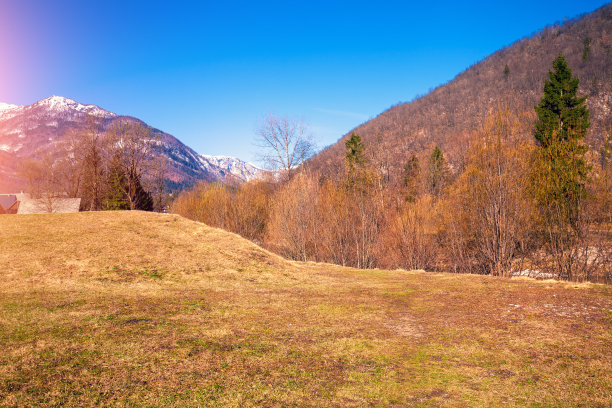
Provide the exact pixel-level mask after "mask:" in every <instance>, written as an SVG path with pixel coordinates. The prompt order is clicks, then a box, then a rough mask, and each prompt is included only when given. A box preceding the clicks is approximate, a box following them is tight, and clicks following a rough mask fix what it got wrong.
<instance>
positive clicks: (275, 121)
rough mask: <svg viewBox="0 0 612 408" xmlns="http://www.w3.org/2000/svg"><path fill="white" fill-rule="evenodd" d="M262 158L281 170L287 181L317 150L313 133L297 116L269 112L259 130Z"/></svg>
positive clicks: (269, 165) (272, 168)
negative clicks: (276, 114)
mask: <svg viewBox="0 0 612 408" xmlns="http://www.w3.org/2000/svg"><path fill="white" fill-rule="evenodd" d="M257 135H258V138H257V145H258V146H259V147H260V148H261V149H262V151H263V153H262V154H261V159H262V161H263V162H264V163H265V164H266V166H267V167H268V168H269V169H270V170H278V171H280V172H282V174H283V178H284V179H285V180H288V179H289V178H290V177H291V173H292V171H293V170H294V169H295V168H296V167H297V166H299V165H300V164H302V162H304V160H306V159H308V158H309V157H311V156H312V155H313V153H314V151H315V144H314V141H313V138H312V135H311V134H310V133H309V132H308V129H307V128H306V126H305V125H304V123H303V122H302V121H300V120H297V119H291V118H288V117H278V116H274V115H268V116H267V117H266V119H264V121H263V123H262V124H261V125H260V126H259V129H258V130H257Z"/></svg>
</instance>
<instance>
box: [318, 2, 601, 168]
mask: <svg viewBox="0 0 612 408" xmlns="http://www.w3.org/2000/svg"><path fill="white" fill-rule="evenodd" d="M560 53H562V54H564V55H565V56H566V58H567V61H568V63H569V65H570V68H571V69H572V70H573V73H574V75H577V76H578V78H579V79H580V88H579V89H580V93H581V94H582V95H585V94H586V95H588V99H587V104H588V107H589V109H590V112H591V128H590V129H589V133H588V136H587V138H586V142H587V143H588V144H590V145H591V147H592V148H593V149H592V150H593V151H594V152H597V149H598V146H599V145H600V144H601V143H602V142H603V140H604V138H606V137H612V135H610V133H611V132H612V5H606V6H604V7H602V8H600V9H599V10H596V11H594V12H593V13H590V14H586V15H584V16H582V17H579V18H577V19H574V20H571V21H567V22H565V23H564V24H555V25H552V26H549V27H546V28H544V29H543V30H541V31H540V32H539V33H537V34H535V35H533V36H531V37H529V38H523V39H521V40H518V41H517V42H515V43H514V44H512V45H510V46H508V47H505V48H503V49H501V50H499V51H497V52H495V53H494V54H492V55H491V56H489V57H487V58H485V59H484V60H482V61H480V62H478V63H476V64H474V65H473V66H471V67H469V68H468V69H467V70H466V71H464V72H462V73H460V74H459V75H457V76H456V77H455V78H454V79H453V80H452V81H450V82H448V83H447V84H445V85H442V86H440V87H438V88H436V89H435V90H433V91H432V92H430V93H429V94H427V95H425V96H423V97H420V98H416V99H415V100H413V101H412V102H408V103H401V104H398V105H395V106H393V107H391V108H389V109H388V110H386V111H385V112H383V113H381V114H380V115H378V116H377V117H376V118H374V119H372V120H370V121H368V122H366V123H363V124H362V125H360V126H358V127H357V128H355V129H353V130H351V131H350V132H348V133H347V134H346V135H344V136H343V137H342V138H341V139H340V140H339V141H338V142H337V143H336V144H334V145H332V146H330V147H328V148H327V149H325V150H323V151H322V152H321V153H319V154H318V155H317V156H315V157H314V158H312V159H311V160H310V162H309V165H310V166H311V167H312V168H314V169H315V170H319V171H321V172H322V173H323V174H329V175H331V174H336V173H338V172H339V171H342V168H343V165H344V154H345V150H346V149H345V146H344V144H345V142H346V140H347V138H348V137H350V135H351V134H352V133H353V132H355V133H357V134H359V135H360V136H361V137H362V139H363V141H364V144H365V145H366V151H368V152H369V153H370V154H374V155H376V154H378V155H379V156H383V157H382V160H384V161H385V162H387V163H388V168H389V169H390V171H391V172H393V173H394V174H399V173H401V168H402V166H404V165H405V164H406V161H407V160H408V159H409V158H410V156H411V155H412V154H417V156H419V157H420V158H421V163H423V160H425V158H426V157H427V156H428V155H429V154H430V153H431V151H432V149H433V147H434V146H435V145H438V146H440V147H441V149H442V151H443V152H444V154H445V156H446V157H447V158H448V159H449V161H450V164H451V166H454V167H455V168H457V167H458V166H457V165H458V164H459V165H460V162H461V160H462V156H463V155H464V154H465V151H466V145H467V140H468V138H469V134H470V133H471V132H472V131H474V130H476V129H478V128H480V127H481V126H482V121H483V118H484V117H485V115H486V114H487V113H488V112H490V111H491V109H493V108H494V107H496V106H497V105H498V103H500V102H503V101H506V103H509V104H510V105H511V107H512V108H514V109H517V110H518V111H519V112H527V113H531V114H532V113H533V107H534V105H536V104H537V103H538V101H539V99H540V98H541V97H542V94H543V87H544V80H545V79H546V78H547V74H548V71H549V70H550V69H552V61H553V60H554V58H555V57H556V56H557V55H559V54H560ZM526 120H527V121H532V120H533V117H529V115H527V116H526ZM525 137H528V138H531V137H532V136H531V134H530V132H526V134H525ZM595 154H596V153H595ZM379 160H381V158H380V157H379Z"/></svg>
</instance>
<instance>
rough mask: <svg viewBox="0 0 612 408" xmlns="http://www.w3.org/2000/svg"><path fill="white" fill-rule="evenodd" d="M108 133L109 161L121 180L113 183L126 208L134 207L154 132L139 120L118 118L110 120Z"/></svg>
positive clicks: (151, 154) (150, 160) (149, 162)
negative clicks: (125, 203)
mask: <svg viewBox="0 0 612 408" xmlns="http://www.w3.org/2000/svg"><path fill="white" fill-rule="evenodd" d="M108 137H109V139H110V142H111V144H112V146H113V154H112V156H113V165H114V166H116V167H117V169H118V170H119V171H120V173H121V176H122V177H124V182H120V183H116V187H117V188H119V189H121V190H122V192H123V194H124V196H125V198H126V200H127V202H128V204H129V206H130V209H131V210H135V209H136V208H137V207H138V206H139V204H138V200H139V199H140V196H139V195H140V193H141V192H142V184H141V183H142V181H143V180H142V179H143V176H144V175H145V174H148V173H149V170H150V168H151V164H152V160H153V141H154V139H155V137H156V135H155V134H154V133H152V132H151V130H150V129H149V128H148V127H147V126H145V125H143V124H140V123H134V122H131V121H123V120H122V121H117V122H115V123H114V124H113V126H112V127H111V128H110V130H109V131H108Z"/></svg>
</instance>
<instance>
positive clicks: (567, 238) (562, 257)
mask: <svg viewBox="0 0 612 408" xmlns="http://www.w3.org/2000/svg"><path fill="white" fill-rule="evenodd" d="M553 68H554V70H553V71H549V73H548V80H546V81H545V82H544V96H543V97H542V99H541V100H540V103H539V104H538V105H537V106H535V111H536V113H537V117H538V118H537V120H536V123H535V132H534V137H535V139H536V141H537V145H538V148H537V150H536V151H535V163H534V168H533V174H532V186H531V188H532V191H533V195H534V198H535V202H536V205H537V210H538V216H539V220H540V222H541V223H542V224H543V225H542V227H543V228H542V231H543V232H544V233H545V237H544V238H545V241H546V242H547V244H548V246H547V248H548V250H549V251H550V253H551V255H552V256H553V259H555V261H556V262H557V267H558V273H559V276H560V277H562V278H571V276H572V275H573V274H574V273H576V271H574V268H575V267H576V266H575V265H573V263H572V262H570V261H568V259H569V258H568V255H567V254H568V253H569V251H571V248H573V247H574V246H575V245H576V243H577V240H580V239H581V237H582V232H583V227H584V225H585V224H584V222H582V205H583V202H584V199H585V198H586V194H587V189H586V184H587V182H588V181H589V180H588V176H589V170H590V167H589V166H588V165H587V164H586V162H585V159H584V156H585V154H586V152H587V150H588V147H587V146H586V145H584V144H583V143H582V139H583V137H584V136H585V135H586V132H587V129H588V128H589V126H590V123H589V110H588V109H587V107H586V105H585V101H586V96H584V97H578V96H577V92H578V84H579V80H578V78H576V77H574V76H573V75H572V71H571V69H570V68H569V67H568V65H567V62H566V60H565V57H564V56H563V55H559V56H558V57H557V58H555V60H554V61H553Z"/></svg>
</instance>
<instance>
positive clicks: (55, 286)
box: [0, 212, 612, 407]
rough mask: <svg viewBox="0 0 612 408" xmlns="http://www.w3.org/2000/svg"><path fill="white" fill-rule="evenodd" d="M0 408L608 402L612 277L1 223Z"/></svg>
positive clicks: (67, 219) (97, 219) (69, 221)
mask: <svg viewBox="0 0 612 408" xmlns="http://www.w3.org/2000/svg"><path fill="white" fill-rule="evenodd" d="M0 276H1V279H0V406H3V407H4V406H6V407H12V406H15V407H22V406H74V407H86V406H100V405H102V406H134V407H137V406H138V407H140V406H181V407H182V406H187V407H200V406H203V407H208V406H211V407H251V406H253V407H254V406H263V407H285V406H287V407H288V406H297V407H368V406H373V407H386V406H398V407H399V406H401V407H405V406H418V407H437V406H442V407H445V406H449V407H450V406H452V407H473V406H490V407H497V406H508V407H530V406H531V407H557V406H558V407H568V406H569V407H571V406H576V407H578V406H589V407H607V406H610V405H612V288H611V287H610V286H604V285H597V284H588V283H587V284H575V283H567V282H554V281H534V280H528V279H500V278H493V277H489V276H477V275H454V274H434V273H426V272H422V271H412V272H407V271H401V270H396V271H384V270H355V269H349V268H342V267H339V266H334V265H328V264H316V263H297V262H289V261H286V260H284V259H282V258H280V257H279V256H277V255H274V254H272V253H269V252H267V251H265V250H263V249H261V248H259V247H258V246H256V245H254V244H253V243H251V242H249V241H246V240H244V239H242V238H240V237H239V236H237V235H234V234H230V233H228V232H225V231H222V230H218V229H214V228H211V227H208V226H206V225H203V224H200V223H196V222H192V221H189V220H186V219H184V218H181V217H179V216H176V215H161V214H152V213H143V212H97V213H79V214H45V215H2V216H0Z"/></svg>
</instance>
